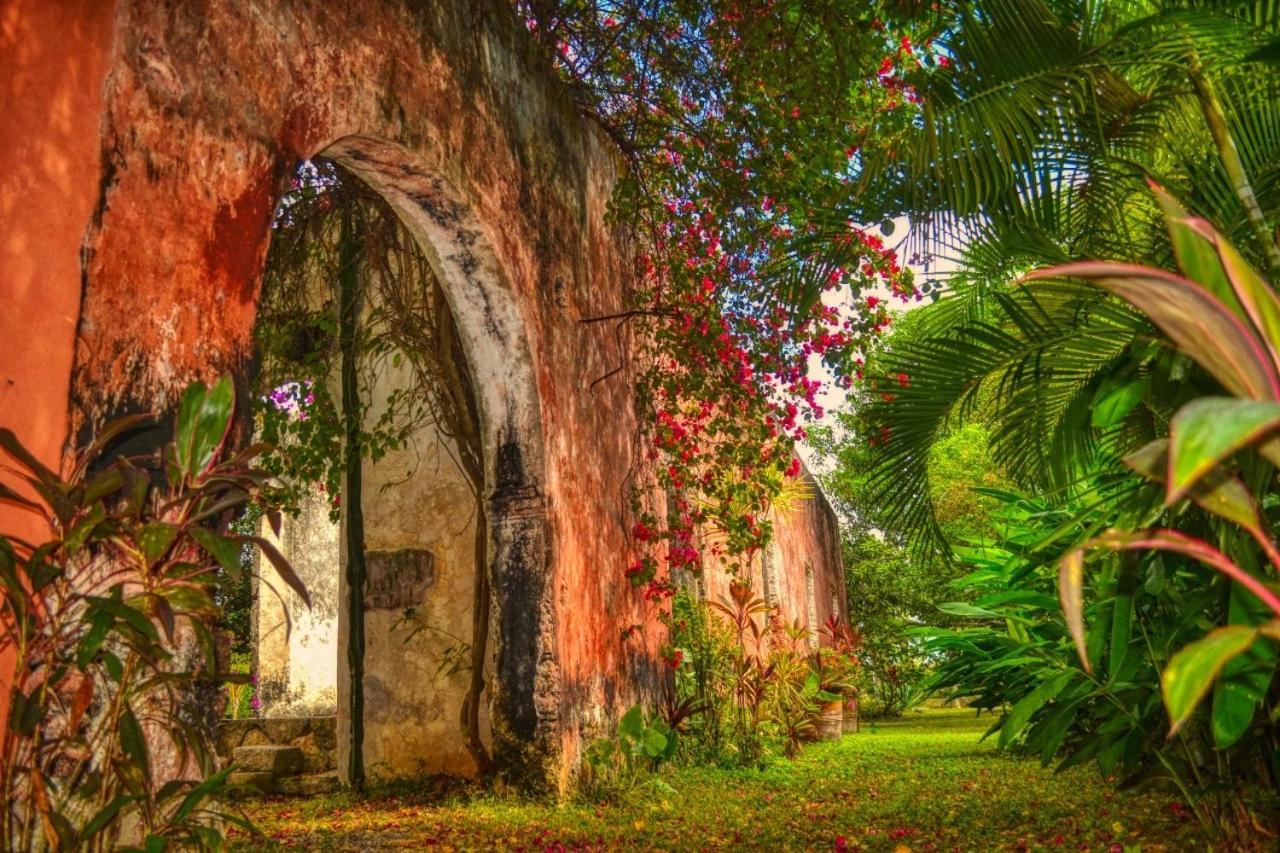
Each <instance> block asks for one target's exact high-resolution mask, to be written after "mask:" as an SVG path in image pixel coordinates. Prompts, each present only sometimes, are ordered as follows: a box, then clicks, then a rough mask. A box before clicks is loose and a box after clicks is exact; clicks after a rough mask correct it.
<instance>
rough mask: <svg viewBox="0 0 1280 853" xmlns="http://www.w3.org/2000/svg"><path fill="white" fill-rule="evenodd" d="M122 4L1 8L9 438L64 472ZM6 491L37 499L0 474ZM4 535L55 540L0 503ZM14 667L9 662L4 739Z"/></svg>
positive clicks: (1, 710) (38, 2) (0, 341)
mask: <svg viewBox="0 0 1280 853" xmlns="http://www.w3.org/2000/svg"><path fill="white" fill-rule="evenodd" d="M113 9H114V4H113V3H111V2H108V0H79V2H74V0H67V2H59V3H50V2H47V0H5V2H3V3H0V110H2V111H3V115H4V119H3V122H4V129H3V130H0V162H3V163H4V164H5V167H4V169H3V170H0V226H3V227H0V297H3V306H4V307H3V310H0V426H3V427H6V428H8V429H11V430H13V431H14V433H16V434H17V436H18V438H19V439H20V440H21V441H22V442H23V444H25V445H26V446H27V448H28V449H30V450H31V451H32V452H33V453H34V454H35V455H36V457H37V458H38V459H40V461H42V462H44V463H45V464H46V465H48V466H50V467H52V468H55V469H56V468H58V467H60V462H61V457H62V451H63V445H64V443H65V442H66V436H67V399H68V398H67V391H68V387H69V384H70V380H71V358H72V352H73V344H74V339H75V330H76V322H77V319H78V317H79V315H80V286H81V281H80V244H81V241H82V240H83V239H84V236H85V231H86V229H87V228H88V225H89V220H90V217H91V216H92V214H93V210H94V205H95V204H96V202H97V191H98V182H99V176H100V166H99V163H100V154H101V142H100V135H99V121H100V117H101V115H102V81H103V78H104V77H105V75H106V69H107V63H108V56H107V54H108V49H109V46H110V44H111V26H112V13H113ZM0 482H3V483H4V484H5V485H7V486H9V487H10V488H16V489H17V490H18V491H19V492H21V493H25V494H30V490H29V489H28V488H27V487H26V486H25V484H22V483H20V482H15V480H14V478H12V477H11V476H10V475H9V474H8V473H6V472H4V471H2V470H0ZM0 532H3V533H5V534H7V535H11V536H18V537H21V538H23V539H27V540H29V541H39V540H41V539H42V538H43V537H44V536H46V535H47V531H46V530H45V529H44V526H43V524H42V523H41V522H40V521H39V519H38V518H37V517H36V516H34V515H32V514H31V513H28V512H25V511H22V510H19V509H17V508H16V507H14V506H12V505H10V504H7V503H4V502H0ZM11 667H12V662H11V660H10V659H9V656H8V654H7V653H6V652H0V688H2V689H0V727H2V726H3V721H4V720H7V719H8V716H9V715H8V703H9V690H8V687H7V685H8V682H9V677H10V673H11V671H12V670H11Z"/></svg>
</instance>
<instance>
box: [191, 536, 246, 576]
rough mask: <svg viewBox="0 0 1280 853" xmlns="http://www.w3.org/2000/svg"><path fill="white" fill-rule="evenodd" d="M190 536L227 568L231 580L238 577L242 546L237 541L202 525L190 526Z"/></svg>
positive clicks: (219, 563)
mask: <svg viewBox="0 0 1280 853" xmlns="http://www.w3.org/2000/svg"><path fill="white" fill-rule="evenodd" d="M191 538H192V539H194V540H196V542H197V543H199V545H200V547H201V548H203V549H204V550H206V551H208V552H209V554H210V555H211V556H212V557H213V558H214V559H215V560H217V561H218V565H220V566H222V568H224V569H226V570H227V572H228V574H230V575H231V577H232V579H233V580H234V579H238V578H239V577H240V549H241V547H242V546H241V544H240V543H239V542H237V541H235V540H234V539H228V538H227V537H225V536H220V535H219V534H217V533H214V532H213V531H212V530H206V529H205V528H203V527H192V528H191Z"/></svg>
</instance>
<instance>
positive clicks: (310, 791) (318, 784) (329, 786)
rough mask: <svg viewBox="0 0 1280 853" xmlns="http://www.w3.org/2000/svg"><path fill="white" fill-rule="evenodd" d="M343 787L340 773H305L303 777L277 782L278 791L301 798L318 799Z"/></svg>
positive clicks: (292, 777) (291, 777) (334, 771)
mask: <svg viewBox="0 0 1280 853" xmlns="http://www.w3.org/2000/svg"><path fill="white" fill-rule="evenodd" d="M340 787H342V786H341V784H340V783H339V782H338V771H336V770H331V771H329V772H328V773H305V774H303V775H301V776H290V777H289V778H288V779H280V780H277V782H276V789H277V790H278V791H279V792H280V793H281V794H293V795H295V796H300V797H316V796H319V795H321V794H332V793H333V792H334V791H337V790H338V789H339V788H340Z"/></svg>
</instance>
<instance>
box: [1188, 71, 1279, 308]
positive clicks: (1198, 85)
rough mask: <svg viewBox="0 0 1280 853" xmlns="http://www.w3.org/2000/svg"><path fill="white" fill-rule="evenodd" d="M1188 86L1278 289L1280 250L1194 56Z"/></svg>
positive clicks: (1212, 92) (1212, 91)
mask: <svg viewBox="0 0 1280 853" xmlns="http://www.w3.org/2000/svg"><path fill="white" fill-rule="evenodd" d="M1191 84H1192V86H1193V87H1194V88H1195V90H1196V98H1197V99H1198V100H1199V102H1200V111H1201V112H1202V113H1203V114H1204V120H1205V123H1206V124H1208V126H1209V133H1210V134H1212V136H1213V144H1214V146H1215V147H1217V149H1218V157H1219V159H1220V160H1221V161H1222V167H1223V168H1224V169H1225V170H1226V172H1227V179H1228V180H1229V181H1230V182H1231V189H1232V191H1233V192H1234V193H1235V195H1236V198H1237V199H1238V200H1239V201H1240V206H1241V207H1243V208H1244V212H1245V216H1247V217H1248V219H1249V227H1250V229H1251V230H1252V231H1253V237H1254V239H1255V240H1257V242H1258V246H1259V248H1261V249H1262V255H1263V257H1265V258H1266V260H1267V272H1268V274H1269V275H1270V278H1271V284H1272V286H1273V287H1280V246H1277V245H1276V240H1275V237H1274V236H1273V235H1272V233H1271V227H1270V226H1269V225H1268V224H1267V218H1266V216H1265V215H1263V213H1262V206H1261V205H1259V204H1258V197H1257V196H1256V195H1255V194H1254V192H1253V184H1251V183H1250V182H1249V175H1248V173H1247V172H1246V171H1245V169H1244V161H1243V160H1242V159H1240V151H1239V149H1237V148H1236V143H1235V140H1234V139H1232V138H1231V129H1230V128H1229V127H1228V126H1227V117H1226V115H1225V114H1223V112H1222V103H1221V102H1220V101H1219V100H1218V95H1217V93H1216V92H1215V91H1214V88H1213V83H1212V82H1210V80H1209V78H1208V77H1206V76H1205V75H1204V69H1203V68H1202V67H1201V65H1200V61H1199V59H1197V58H1196V57H1194V56H1192V58H1191Z"/></svg>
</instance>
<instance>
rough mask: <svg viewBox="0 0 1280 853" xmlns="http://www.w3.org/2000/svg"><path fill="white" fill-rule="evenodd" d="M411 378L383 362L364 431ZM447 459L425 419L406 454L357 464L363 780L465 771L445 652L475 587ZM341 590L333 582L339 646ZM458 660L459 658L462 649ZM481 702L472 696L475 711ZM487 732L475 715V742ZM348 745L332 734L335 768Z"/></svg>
mask: <svg viewBox="0 0 1280 853" xmlns="http://www.w3.org/2000/svg"><path fill="white" fill-rule="evenodd" d="M412 382H413V376H412V372H411V370H410V368H409V363H408V361H407V360H406V361H404V362H402V364H401V366H400V367H398V368H397V367H394V366H392V365H391V364H390V363H386V364H385V365H384V369H383V370H382V371H380V372H379V373H378V375H377V379H376V382H375V384H374V388H373V394H372V397H373V399H372V405H371V406H370V408H369V411H368V413H367V415H368V419H369V426H372V424H373V422H374V421H376V419H377V418H378V417H379V416H380V415H381V413H382V412H383V411H385V409H386V401H387V397H388V396H389V395H390V394H391V393H392V392H394V391H395V390H396V389H404V388H408V387H411V385H412ZM456 454H457V451H456V449H455V448H454V446H453V442H452V441H451V440H450V439H449V438H447V437H445V436H443V435H441V434H440V433H439V432H438V431H437V430H436V428H435V427H434V425H432V424H424V425H423V426H422V427H421V428H419V429H418V430H417V431H416V432H415V434H414V436H413V438H412V440H411V441H410V444H409V446H408V447H407V448H404V449H399V450H393V451H391V452H390V453H388V454H387V455H386V456H384V457H383V458H382V459H379V460H378V461H377V462H366V463H365V465H364V469H363V476H362V481H361V484H362V488H363V491H364V501H363V509H364V524H365V552H366V562H367V567H368V572H369V584H368V588H367V590H366V592H365V603H366V606H365V642H366V647H365V670H366V671H365V678H364V689H365V700H364V701H365V732H366V734H365V742H364V756H365V764H366V768H367V771H368V773H369V775H370V777H371V778H377V777H391V776H405V775H415V774H421V773H453V774H458V775H466V776H469V775H473V774H474V773H475V765H474V762H473V761H472V759H471V756H470V754H469V753H468V752H467V750H466V747H465V746H464V745H463V742H462V733H461V732H462V729H461V723H460V720H461V712H462V703H463V699H464V698H465V696H466V693H467V687H468V684H469V680H470V672H469V670H468V669H467V668H465V667H464V668H461V669H459V670H458V671H457V672H453V673H452V674H451V673H449V672H448V670H449V669H450V668H451V667H450V660H451V659H450V658H448V657H447V655H448V654H449V652H450V650H451V649H453V650H454V651H455V652H456V651H457V647H458V646H459V644H460V643H461V644H466V645H467V646H468V647H469V646H470V643H471V642H472V636H471V634H472V623H471V619H472V600H473V598H474V590H473V584H474V582H475V527H476V506H477V504H476V496H475V495H474V494H473V493H472V491H471V487H470V486H469V485H468V483H467V480H466V477H465V476H464V475H463V473H462V471H461V470H460V469H459V468H458V466H457V465H456V464H455V463H454V461H453V459H454V458H455V457H456ZM343 554H344V555H345V546H344V548H343ZM343 562H344V563H345V560H344V561H343ZM347 594H348V587H347V585H346V583H345V575H344V582H343V584H342V597H343V602H344V603H343V611H342V613H343V615H344V618H342V619H341V625H342V631H341V634H340V638H339V647H340V648H341V649H345V648H346V637H347V633H346V629H347V624H346V619H345V613H346V603H345V602H346V596H347ZM410 611H411V612H410ZM462 660H463V661H464V662H465V663H468V664H469V663H470V652H469V651H468V652H466V653H465V654H463V656H462ZM338 670H339V673H340V675H339V679H338V683H339V702H338V730H339V732H340V734H341V733H345V732H346V731H348V726H349V723H348V720H349V716H348V708H349V699H348V696H349V690H350V683H349V679H348V678H347V667H346V662H345V658H343V659H342V662H341V664H340V665H339V667H338ZM487 699H488V696H487V695H486V696H483V697H482V701H485V703H486V704H487ZM488 731H489V724H488V715H487V713H483V714H482V717H481V732H482V736H485V735H487V734H488ZM348 746H349V741H348V740H347V738H346V737H344V736H340V737H339V755H338V760H339V767H343V768H345V767H346V766H347V765H346V756H347V747H348Z"/></svg>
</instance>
